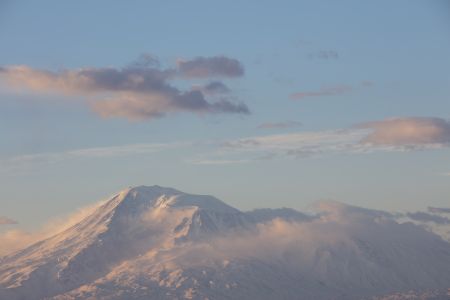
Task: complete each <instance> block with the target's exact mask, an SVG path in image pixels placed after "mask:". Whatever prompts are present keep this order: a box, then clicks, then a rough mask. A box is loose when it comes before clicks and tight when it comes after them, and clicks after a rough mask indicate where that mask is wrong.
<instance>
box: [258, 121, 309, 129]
mask: <svg viewBox="0 0 450 300" xmlns="http://www.w3.org/2000/svg"><path fill="white" fill-rule="evenodd" d="M300 126H302V123H300V122H297V121H285V122H266V123H262V124H260V125H258V128H259V129H286V128H294V127H300Z"/></svg>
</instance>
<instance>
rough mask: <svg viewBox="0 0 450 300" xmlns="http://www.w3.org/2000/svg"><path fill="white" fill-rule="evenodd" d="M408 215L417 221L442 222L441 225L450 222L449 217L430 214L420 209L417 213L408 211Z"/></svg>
mask: <svg viewBox="0 0 450 300" xmlns="http://www.w3.org/2000/svg"><path fill="white" fill-rule="evenodd" d="M406 216H407V217H409V218H411V219H413V220H415V221H420V222H433V223H436V224H441V225H442V224H450V219H448V218H445V217H442V216H438V215H433V214H429V213H426V212H421V211H418V212H415V213H407V214H406Z"/></svg>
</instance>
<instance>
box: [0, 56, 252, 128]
mask: <svg viewBox="0 0 450 300" xmlns="http://www.w3.org/2000/svg"><path fill="white" fill-rule="evenodd" d="M243 72H244V71H243V67H242V65H241V63H240V62H239V61H238V60H236V59H231V58H227V57H224V56H217V57H197V58H195V59H194V60H188V61H181V62H178V69H177V68H167V69H161V68H159V62H158V61H157V59H156V58H155V57H153V56H150V55H144V56H141V57H140V58H139V59H138V60H137V61H135V62H133V63H132V64H130V65H128V66H126V67H124V68H112V67H105V68H94V67H87V68H82V69H74V70H60V71H50V70H40V69H33V68H31V67H29V66H4V67H0V79H3V80H6V81H8V82H9V83H10V84H11V85H12V86H17V87H20V88H28V89H30V90H33V91H37V92H52V93H61V94H69V95H77V96H81V97H82V98H83V99H84V100H86V103H88V104H89V105H90V106H91V107H92V109H93V110H94V112H96V113H98V114H99V115H100V116H102V117H124V118H127V119H130V120H147V119H153V118H159V117H162V116H164V115H166V114H168V113H176V112H192V113H197V114H206V113H232V114H249V112H250V111H249V109H248V107H247V106H246V105H245V104H244V103H241V102H235V101H232V100H231V99H230V98H227V97H221V98H220V99H216V98H214V97H212V96H213V95H212V94H211V93H208V92H207V91H216V92H217V91H218V89H222V90H224V88H225V87H226V86H225V85H224V84H222V85H221V83H217V82H216V83H210V84H209V85H206V90H185V91H183V90H180V89H179V88H177V87H176V86H175V85H174V84H173V80H174V79H177V78H191V77H192V78H197V77H198V78H205V79H207V78H211V77H237V76H242V75H243Z"/></svg>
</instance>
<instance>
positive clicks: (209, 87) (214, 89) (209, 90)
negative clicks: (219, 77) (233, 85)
mask: <svg viewBox="0 0 450 300" xmlns="http://www.w3.org/2000/svg"><path fill="white" fill-rule="evenodd" d="M192 89H193V90H200V91H202V92H203V93H204V94H205V95H217V94H227V93H229V92H230V91H231V90H230V89H229V88H228V87H227V86H226V85H225V84H224V83H223V82H220V81H211V82H209V83H208V84H206V85H203V86H199V85H195V86H193V87H192Z"/></svg>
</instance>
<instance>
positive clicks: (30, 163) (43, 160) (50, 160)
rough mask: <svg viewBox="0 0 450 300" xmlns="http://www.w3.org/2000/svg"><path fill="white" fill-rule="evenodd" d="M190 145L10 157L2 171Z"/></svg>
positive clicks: (1, 162) (1, 165)
mask: <svg viewBox="0 0 450 300" xmlns="http://www.w3.org/2000/svg"><path fill="white" fill-rule="evenodd" d="M189 145H190V143H183V142H178V143H168V144H164V143H148V144H130V145H121V146H109V147H92V148H83V149H74V150H67V151H62V152H46V153H36V154H25V155H17V156H13V157H9V158H6V159H3V160H0V170H1V171H2V172H10V171H15V170H26V169H28V168H30V167H31V168H32V167H36V166H42V165H49V164H55V163H59V162H63V161H68V160H74V159H92V158H95V159H97V158H112V157H123V156H136V155H145V154H150V153H156V152H160V151H164V150H169V149H175V148H180V147H185V146H189Z"/></svg>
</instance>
